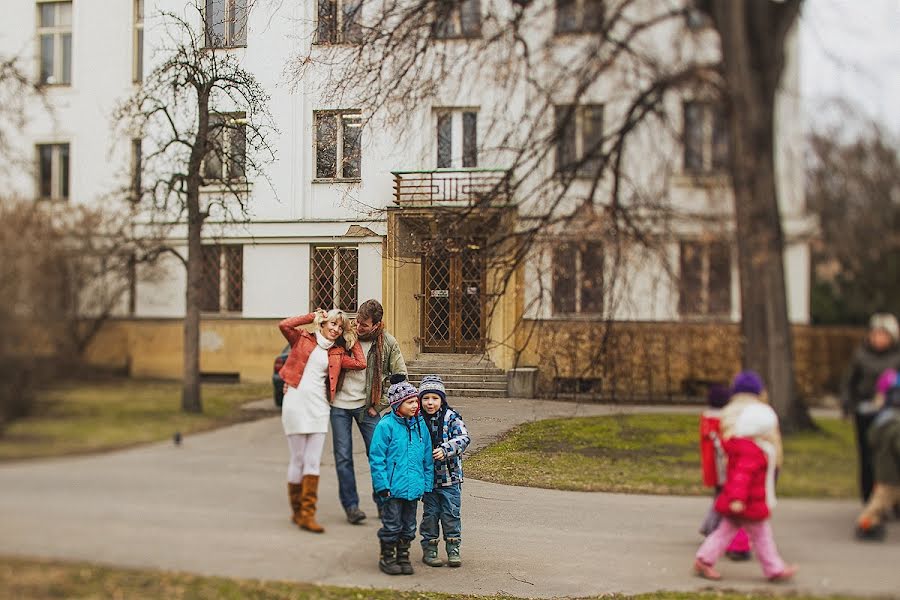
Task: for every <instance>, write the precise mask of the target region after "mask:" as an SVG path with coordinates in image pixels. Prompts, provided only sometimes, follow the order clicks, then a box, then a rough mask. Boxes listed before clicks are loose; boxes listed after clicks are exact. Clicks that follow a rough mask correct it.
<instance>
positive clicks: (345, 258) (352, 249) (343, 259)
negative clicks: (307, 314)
mask: <svg viewBox="0 0 900 600" xmlns="http://www.w3.org/2000/svg"><path fill="white" fill-rule="evenodd" d="M311 259H312V269H311V271H312V277H311V282H312V290H310V296H309V297H310V303H311V305H310V310H316V309H317V308H324V309H325V310H330V309H332V308H340V309H341V310H343V311H345V312H356V308H357V296H358V287H359V262H358V260H359V259H358V256H357V249H356V246H313V248H312V252H311Z"/></svg>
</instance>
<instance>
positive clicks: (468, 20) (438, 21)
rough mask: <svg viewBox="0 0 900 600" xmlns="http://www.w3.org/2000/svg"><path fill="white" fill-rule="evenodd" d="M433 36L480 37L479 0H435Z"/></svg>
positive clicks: (444, 37)
mask: <svg viewBox="0 0 900 600" xmlns="http://www.w3.org/2000/svg"><path fill="white" fill-rule="evenodd" d="M434 10H435V15H434V16H435V19H434V37H436V38H442V39H447V38H477V37H481V0H437V2H435V6H434Z"/></svg>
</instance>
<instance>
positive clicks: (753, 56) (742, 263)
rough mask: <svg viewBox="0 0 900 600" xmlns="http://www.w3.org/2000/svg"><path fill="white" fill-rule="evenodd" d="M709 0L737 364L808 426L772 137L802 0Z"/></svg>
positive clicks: (788, 416) (786, 417) (790, 424)
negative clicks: (723, 110)
mask: <svg viewBox="0 0 900 600" xmlns="http://www.w3.org/2000/svg"><path fill="white" fill-rule="evenodd" d="M712 5H713V6H712V8H713V17H714V20H715V23H716V28H717V29H718V31H719V34H720V37H721V40H722V58H723V63H724V76H725V94H724V95H725V100H726V104H727V106H728V112H729V117H728V118H729V130H730V133H731V174H732V180H733V186H734V199H735V221H736V223H735V225H736V233H737V248H738V266H739V270H740V288H741V333H742V336H743V364H744V367H745V368H748V369H753V370H755V371H758V372H759V373H760V374H762V376H763V379H764V380H765V382H766V385H767V388H768V391H769V396H770V398H771V402H772V405H773V407H774V408H775V410H776V411H777V412H778V416H779V417H780V419H781V423H782V428H783V429H784V430H785V431H794V430H798V429H804V428H810V427H812V426H813V423H812V420H811V419H810V416H809V412H808V410H807V408H806V406H805V405H804V404H803V403H802V402H801V401H800V399H799V397H798V395H797V390H796V385H795V381H794V357H793V336H792V333H791V326H790V322H789V320H788V308H787V288H786V285H785V281H784V232H783V231H782V227H781V213H780V210H779V207H778V195H777V187H776V182H775V143H774V130H775V129H774V128H775V98H776V93H777V90H778V86H779V83H780V80H781V74H782V71H783V67H784V54H785V48H784V45H785V41H786V37H787V35H788V31H789V30H790V29H791V27H792V26H793V25H794V23H795V22H796V20H797V14H798V11H799V5H800V0H788V1H786V2H783V3H775V2H772V1H770V0H765V1H759V0H716V1H714V2H713V3H712Z"/></svg>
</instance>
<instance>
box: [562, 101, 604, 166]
mask: <svg viewBox="0 0 900 600" xmlns="http://www.w3.org/2000/svg"><path fill="white" fill-rule="evenodd" d="M555 120H556V170H557V172H558V173H570V174H574V175H575V176H576V177H587V178H595V177H597V176H598V175H599V173H600V169H601V168H602V166H603V156H602V154H603V105H602V104H586V105H580V106H575V105H572V104H568V105H562V106H557V107H555Z"/></svg>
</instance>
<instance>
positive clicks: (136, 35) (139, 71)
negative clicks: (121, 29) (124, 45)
mask: <svg viewBox="0 0 900 600" xmlns="http://www.w3.org/2000/svg"><path fill="white" fill-rule="evenodd" d="M133 9H134V31H133V34H132V38H131V39H132V47H133V51H132V58H131V81H132V82H133V83H140V82H142V81H143V80H144V0H134V4H133Z"/></svg>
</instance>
